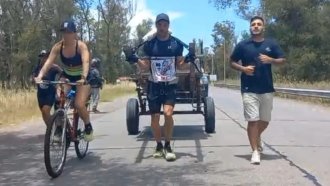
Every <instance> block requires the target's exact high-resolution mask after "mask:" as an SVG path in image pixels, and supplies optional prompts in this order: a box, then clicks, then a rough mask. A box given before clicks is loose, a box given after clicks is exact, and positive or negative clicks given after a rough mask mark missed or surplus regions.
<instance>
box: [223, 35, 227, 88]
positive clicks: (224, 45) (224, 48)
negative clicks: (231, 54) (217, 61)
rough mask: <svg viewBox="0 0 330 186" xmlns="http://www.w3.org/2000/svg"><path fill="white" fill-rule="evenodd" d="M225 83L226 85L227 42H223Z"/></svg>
mask: <svg viewBox="0 0 330 186" xmlns="http://www.w3.org/2000/svg"><path fill="white" fill-rule="evenodd" d="M223 82H224V83H226V40H224V42H223Z"/></svg>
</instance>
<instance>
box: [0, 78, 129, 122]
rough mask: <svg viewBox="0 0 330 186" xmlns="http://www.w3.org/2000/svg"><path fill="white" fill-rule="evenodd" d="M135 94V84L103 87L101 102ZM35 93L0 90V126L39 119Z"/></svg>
mask: <svg viewBox="0 0 330 186" xmlns="http://www.w3.org/2000/svg"><path fill="white" fill-rule="evenodd" d="M134 92H135V84H132V83H123V84H120V85H105V86H104V88H103V89H102V91H101V102H102V101H112V100H114V99H115V98H117V97H120V96H125V95H128V94H132V93H134ZM36 95H37V93H36V91H28V90H19V91H14V90H1V89H0V105H1V106H0V116H1V117H0V126H1V125H7V124H15V123H20V122H24V121H27V120H31V119H33V118H39V117H41V114H40V111H39V107H38V102H37V96H36Z"/></svg>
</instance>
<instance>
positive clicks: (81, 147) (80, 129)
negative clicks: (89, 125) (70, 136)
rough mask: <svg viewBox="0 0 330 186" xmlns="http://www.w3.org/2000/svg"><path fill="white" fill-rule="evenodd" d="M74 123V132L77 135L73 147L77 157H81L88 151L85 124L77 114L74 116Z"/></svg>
mask: <svg viewBox="0 0 330 186" xmlns="http://www.w3.org/2000/svg"><path fill="white" fill-rule="evenodd" d="M75 117H76V118H77V119H76V121H75V122H76V123H75V124H74V125H73V126H74V130H75V133H76V135H77V138H76V139H77V140H76V141H75V142H74V148H75V150H76V154H77V157H78V158H79V159H83V158H84V157H85V156H86V154H87V151H88V146H89V142H88V141H86V140H85V124H84V122H83V121H82V119H81V118H80V117H79V116H78V114H77V115H76V116H75Z"/></svg>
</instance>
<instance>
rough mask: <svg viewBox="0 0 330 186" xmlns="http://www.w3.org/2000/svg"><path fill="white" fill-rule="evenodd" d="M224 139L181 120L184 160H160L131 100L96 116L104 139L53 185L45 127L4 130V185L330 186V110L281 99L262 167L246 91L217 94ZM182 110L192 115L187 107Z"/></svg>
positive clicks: (194, 118)
mask: <svg viewBox="0 0 330 186" xmlns="http://www.w3.org/2000/svg"><path fill="white" fill-rule="evenodd" d="M211 95H212V97H213V98H214V99H215V103H216V133H215V134H210V135H208V134H205V133H204V132H203V125H204V123H203V117H202V116H201V115H176V116H175V123H176V127H175V129H174V139H175V140H173V146H174V149H175V152H176V153H177V157H178V159H177V161H175V162H166V161H165V160H163V159H153V158H152V156H151V154H152V152H153V147H154V145H155V143H154V142H153V139H152V135H151V131H150V127H149V117H148V116H143V117H141V118H140V125H141V126H140V130H141V133H140V134H139V135H137V136H128V135H127V131H126V126H125V113H126V110H125V103H126V99H118V100H116V101H115V102H112V103H106V104H104V105H102V109H103V110H104V111H106V112H105V113H102V114H97V115H93V116H92V117H93V121H94V126H95V135H96V139H95V140H94V141H93V142H92V144H91V147H90V151H89V154H88V156H87V157H86V158H85V159H84V160H78V159H77V158H76V156H75V154H74V150H73V149H71V150H69V153H68V158H67V163H66V166H65V170H64V172H63V174H62V175H61V176H60V177H59V178H57V179H54V180H51V179H50V178H49V177H48V175H47V173H46V171H45V168H44V164H43V143H42V142H43V132H44V126H43V125H42V124H41V123H40V122H33V123H27V124H24V125H20V126H18V127H15V130H14V129H13V127H11V128H10V129H8V128H2V129H0V144H1V145H0V163H1V166H0V185H27V184H28V185H116V186H117V185H134V186H135V185H150V186H156V185H160V186H163V185H164V186H165V185H166V186H167V185H184V186H187V185H189V186H190V185H244V186H245V185H267V186H268V185H276V186H278V185H285V186H286V185H299V186H302V185H330V158H329V157H330V156H329V155H330V109H329V108H325V107H321V106H317V105H313V104H307V103H302V102H297V101H292V100H287V99H279V98H276V99H275V100H274V112H273V121H272V123H271V125H270V127H269V129H268V130H267V131H266V133H265V134H264V136H263V141H264V142H265V143H266V147H265V152H264V155H262V162H261V165H259V166H256V165H251V164H250V163H249V158H250V153H251V150H250V147H249V145H248V141H247V136H246V131H245V128H246V124H245V122H244V119H243V115H242V106H241V98H240V93H239V92H238V91H234V90H229V89H223V88H214V87H213V88H212V89H211ZM176 108H177V109H190V108H191V107H190V106H184V105H180V106H178V107H176Z"/></svg>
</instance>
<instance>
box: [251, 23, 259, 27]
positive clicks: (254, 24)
mask: <svg viewBox="0 0 330 186" xmlns="http://www.w3.org/2000/svg"><path fill="white" fill-rule="evenodd" d="M256 25H257V26H262V23H252V24H251V26H256Z"/></svg>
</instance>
